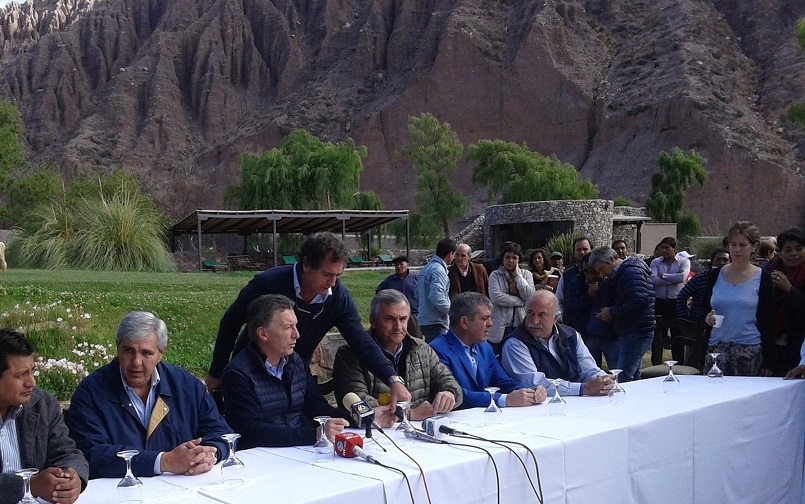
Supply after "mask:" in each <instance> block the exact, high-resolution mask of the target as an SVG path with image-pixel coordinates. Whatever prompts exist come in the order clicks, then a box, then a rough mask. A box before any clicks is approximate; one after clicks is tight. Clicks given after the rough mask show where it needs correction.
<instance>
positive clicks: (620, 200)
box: [612, 196, 634, 206]
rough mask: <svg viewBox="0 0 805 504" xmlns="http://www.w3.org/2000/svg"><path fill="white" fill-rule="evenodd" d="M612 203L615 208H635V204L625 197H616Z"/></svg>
mask: <svg viewBox="0 0 805 504" xmlns="http://www.w3.org/2000/svg"><path fill="white" fill-rule="evenodd" d="M612 203H614V205H615V206H634V203H632V202H631V200H629V199H628V198H626V197H624V196H616V197H615V199H613V200H612Z"/></svg>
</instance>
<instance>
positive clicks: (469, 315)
mask: <svg viewBox="0 0 805 504" xmlns="http://www.w3.org/2000/svg"><path fill="white" fill-rule="evenodd" d="M491 327H492V302H491V301H489V298H488V297H486V296H484V295H483V294H480V293H478V292H462V293H461V294H459V295H457V296H456V297H454V298H453V301H452V303H451V304H450V330H449V331H447V333H446V334H442V335H441V336H439V337H437V338H436V339H434V340H433V342H431V344H430V345H431V347H433V350H435V351H436V354H437V355H438V356H439V360H441V361H442V363H443V364H444V365H445V366H447V367H448V368H450V371H452V372H453V376H455V377H456V380H457V381H458V383H459V385H461V392H462V394H463V395H464V401H463V402H462V403H461V407H460V408H459V409H465V408H478V407H483V408H485V407H487V406H489V403H490V402H491V399H492V398H491V397H490V396H489V393H488V392H486V391H485V390H484V389H485V388H486V387H498V388H499V389H500V391H499V392H496V393H495V401H496V402H497V404H498V406H500V407H504V406H530V405H532V404H538V403H541V402H542V401H544V400H545V398H546V397H547V392H546V390H545V387H542V386H537V387H535V388H533V389H532V388H529V386H528V385H525V384H523V383H519V382H516V381H514V380H512V379H511V378H510V377H509V375H507V374H506V371H504V370H503V368H502V367H500V364H499V363H498V361H497V359H495V353H494V352H493V351H492V346H491V345H490V344H489V343H487V341H486V337H487V336H488V335H489V328H491Z"/></svg>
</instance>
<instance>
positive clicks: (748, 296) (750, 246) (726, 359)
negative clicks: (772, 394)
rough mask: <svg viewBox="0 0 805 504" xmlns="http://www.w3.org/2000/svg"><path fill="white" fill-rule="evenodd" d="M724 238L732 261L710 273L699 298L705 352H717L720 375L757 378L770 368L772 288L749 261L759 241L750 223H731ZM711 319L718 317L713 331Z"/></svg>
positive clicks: (766, 275)
mask: <svg viewBox="0 0 805 504" xmlns="http://www.w3.org/2000/svg"><path fill="white" fill-rule="evenodd" d="M727 240H728V242H729V249H730V257H731V258H732V262H731V263H730V264H727V265H725V266H724V267H722V268H721V269H713V270H712V271H711V272H710V275H709V276H708V277H707V283H706V284H705V288H704V298H703V299H702V307H703V312H704V313H707V316H706V317H705V319H704V321H705V322H706V323H707V325H709V326H711V327H712V329H711V331H710V342H709V352H711V353H713V352H718V353H720V354H721V356H720V357H719V366H720V367H721V369H722V370H723V371H724V374H725V375H735V376H761V375H764V374H768V372H769V370H770V362H769V358H770V356H771V348H770V345H773V344H774V286H773V284H772V278H771V274H770V273H769V272H768V271H764V270H761V269H760V268H758V267H757V266H755V265H754V264H752V262H751V260H752V255H753V254H754V253H755V251H756V250H757V248H758V245H759V243H760V233H759V232H758V230H757V228H756V227H755V225H754V224H752V223H751V222H746V221H742V222H738V223H736V224H735V225H734V226H732V228H730V231H729V233H728V234H727ZM708 312H709V313H708ZM716 315H723V316H724V320H723V321H722V322H721V325H720V326H719V327H714V326H715V322H716V319H715V316H716Z"/></svg>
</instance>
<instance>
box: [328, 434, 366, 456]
mask: <svg viewBox="0 0 805 504" xmlns="http://www.w3.org/2000/svg"><path fill="white" fill-rule="evenodd" d="M362 446H363V438H362V437H360V436H359V435H357V434H355V433H354V432H339V433H338V434H336V435H335V448H334V449H335V453H336V454H337V455H339V456H341V457H344V458H355V457H356V455H355V452H354V449H355V448H361V447H362Z"/></svg>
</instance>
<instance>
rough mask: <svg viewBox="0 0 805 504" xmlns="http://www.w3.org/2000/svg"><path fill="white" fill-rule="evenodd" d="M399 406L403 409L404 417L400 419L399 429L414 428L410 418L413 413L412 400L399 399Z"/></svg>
mask: <svg viewBox="0 0 805 504" xmlns="http://www.w3.org/2000/svg"><path fill="white" fill-rule="evenodd" d="M397 406H399V407H400V409H402V413H403V417H402V420H400V425H398V426H397V430H398V431H407V430H411V429H413V428H414V426H413V425H411V421H410V420H409V416H410V414H411V401H397Z"/></svg>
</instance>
